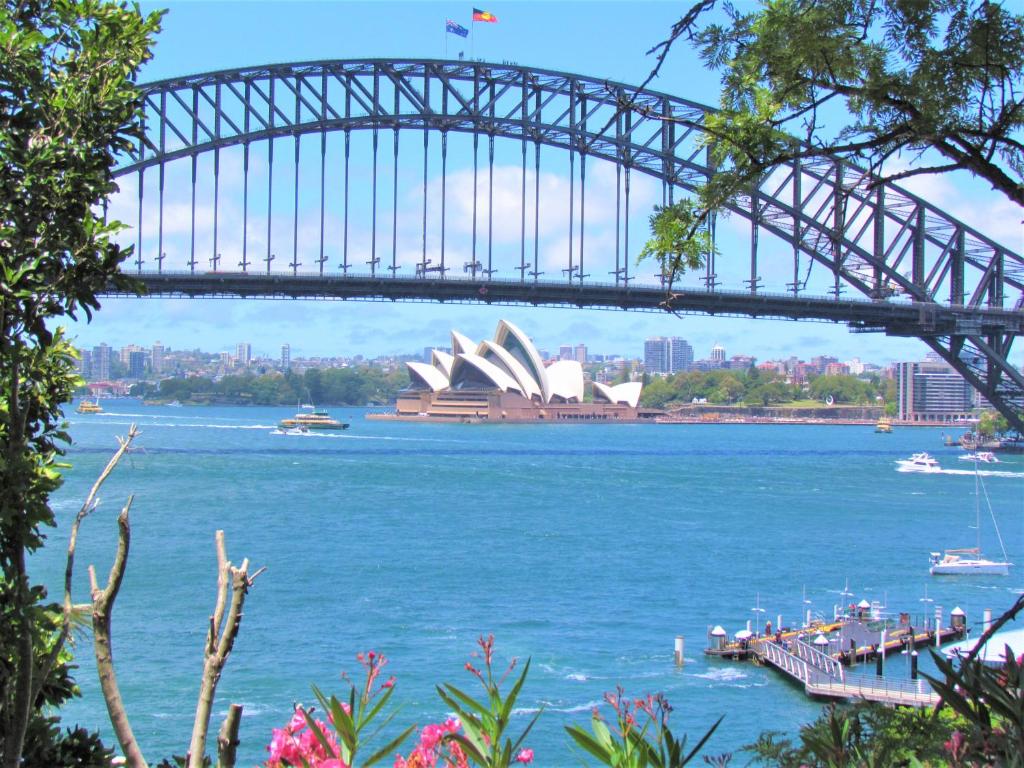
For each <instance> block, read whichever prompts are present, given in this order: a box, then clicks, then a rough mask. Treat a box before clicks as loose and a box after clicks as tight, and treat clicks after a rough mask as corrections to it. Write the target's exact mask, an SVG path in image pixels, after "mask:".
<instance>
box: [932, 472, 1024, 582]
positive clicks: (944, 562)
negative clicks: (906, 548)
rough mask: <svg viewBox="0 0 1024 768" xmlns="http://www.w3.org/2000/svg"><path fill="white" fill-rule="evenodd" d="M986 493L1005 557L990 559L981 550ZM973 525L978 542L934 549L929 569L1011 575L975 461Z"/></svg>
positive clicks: (942, 572) (935, 573)
mask: <svg viewBox="0 0 1024 768" xmlns="http://www.w3.org/2000/svg"><path fill="white" fill-rule="evenodd" d="M982 493H984V494H985V504H986V506H988V514H989V517H990V518H991V519H992V527H993V528H994V529H995V532H996V538H997V539H999V548H1000V549H1001V550H1002V552H1003V559H1002V560H989V559H988V558H986V557H985V556H984V555H982V553H981V495H982ZM974 518H975V519H974V528H975V530H976V532H977V543H976V545H975V546H973V547H969V548H966V549H947V550H946V551H945V552H942V553H939V552H932V553H931V567H930V568H929V569H928V572H929V573H930V574H931V575H932V576H1008V575H1009V573H1010V566H1011V565H1013V563H1011V562H1009V561H1008V560H1007V557H1006V547H1005V546H1003V537H1002V535H1000V533H999V525H998V524H997V523H996V517H995V515H994V514H993V512H992V504H991V503H990V502H989V500H988V493H987V492H986V491H985V485H984V483H982V481H981V474H980V473H979V472H978V465H977V462H975V465H974Z"/></svg>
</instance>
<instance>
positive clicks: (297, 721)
mask: <svg viewBox="0 0 1024 768" xmlns="http://www.w3.org/2000/svg"><path fill="white" fill-rule="evenodd" d="M305 727H306V718H305V716H304V715H303V714H302V707H296V708H295V712H294V713H293V714H292V719H291V720H289V721H288V733H298V732H299V731H301V730H302V729H303V728H305Z"/></svg>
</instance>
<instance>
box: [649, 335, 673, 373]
mask: <svg viewBox="0 0 1024 768" xmlns="http://www.w3.org/2000/svg"><path fill="white" fill-rule="evenodd" d="M669 364H670V360H669V356H668V339H666V338H665V337H664V336H652V337H651V338H649V339H644V372H645V373H662V374H665V373H668V372H669V371H668V368H669Z"/></svg>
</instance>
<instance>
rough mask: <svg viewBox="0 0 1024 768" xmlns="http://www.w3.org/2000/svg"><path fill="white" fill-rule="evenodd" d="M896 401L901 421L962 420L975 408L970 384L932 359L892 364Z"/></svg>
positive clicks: (939, 361)
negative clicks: (894, 368)
mask: <svg viewBox="0 0 1024 768" xmlns="http://www.w3.org/2000/svg"><path fill="white" fill-rule="evenodd" d="M896 400H897V416H898V418H899V419H900V420H902V421H926V422H928V421H931V422H939V423H942V422H950V421H962V420H964V419H967V418H970V417H971V415H972V411H973V410H974V408H975V405H976V403H975V395H974V390H973V389H972V387H971V385H970V384H968V383H967V382H966V381H965V380H964V378H963V377H962V376H961V375H960V374H959V373H957V372H956V371H955V370H953V368H952V366H950V365H948V364H947V363H945V362H944V361H941V360H935V359H932V360H925V361H922V362H903V363H897V364H896Z"/></svg>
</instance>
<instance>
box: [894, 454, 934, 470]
mask: <svg viewBox="0 0 1024 768" xmlns="http://www.w3.org/2000/svg"><path fill="white" fill-rule="evenodd" d="M896 464H897V471H899V472H941V471H942V467H940V466H939V462H937V461H936V460H935V459H934V458H932V456H931V455H929V454H927V453H924V452H923V451H922V452H921V453H915V454H914V455H913V456H911V457H910V458H909V459H898V460H897V461H896Z"/></svg>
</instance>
